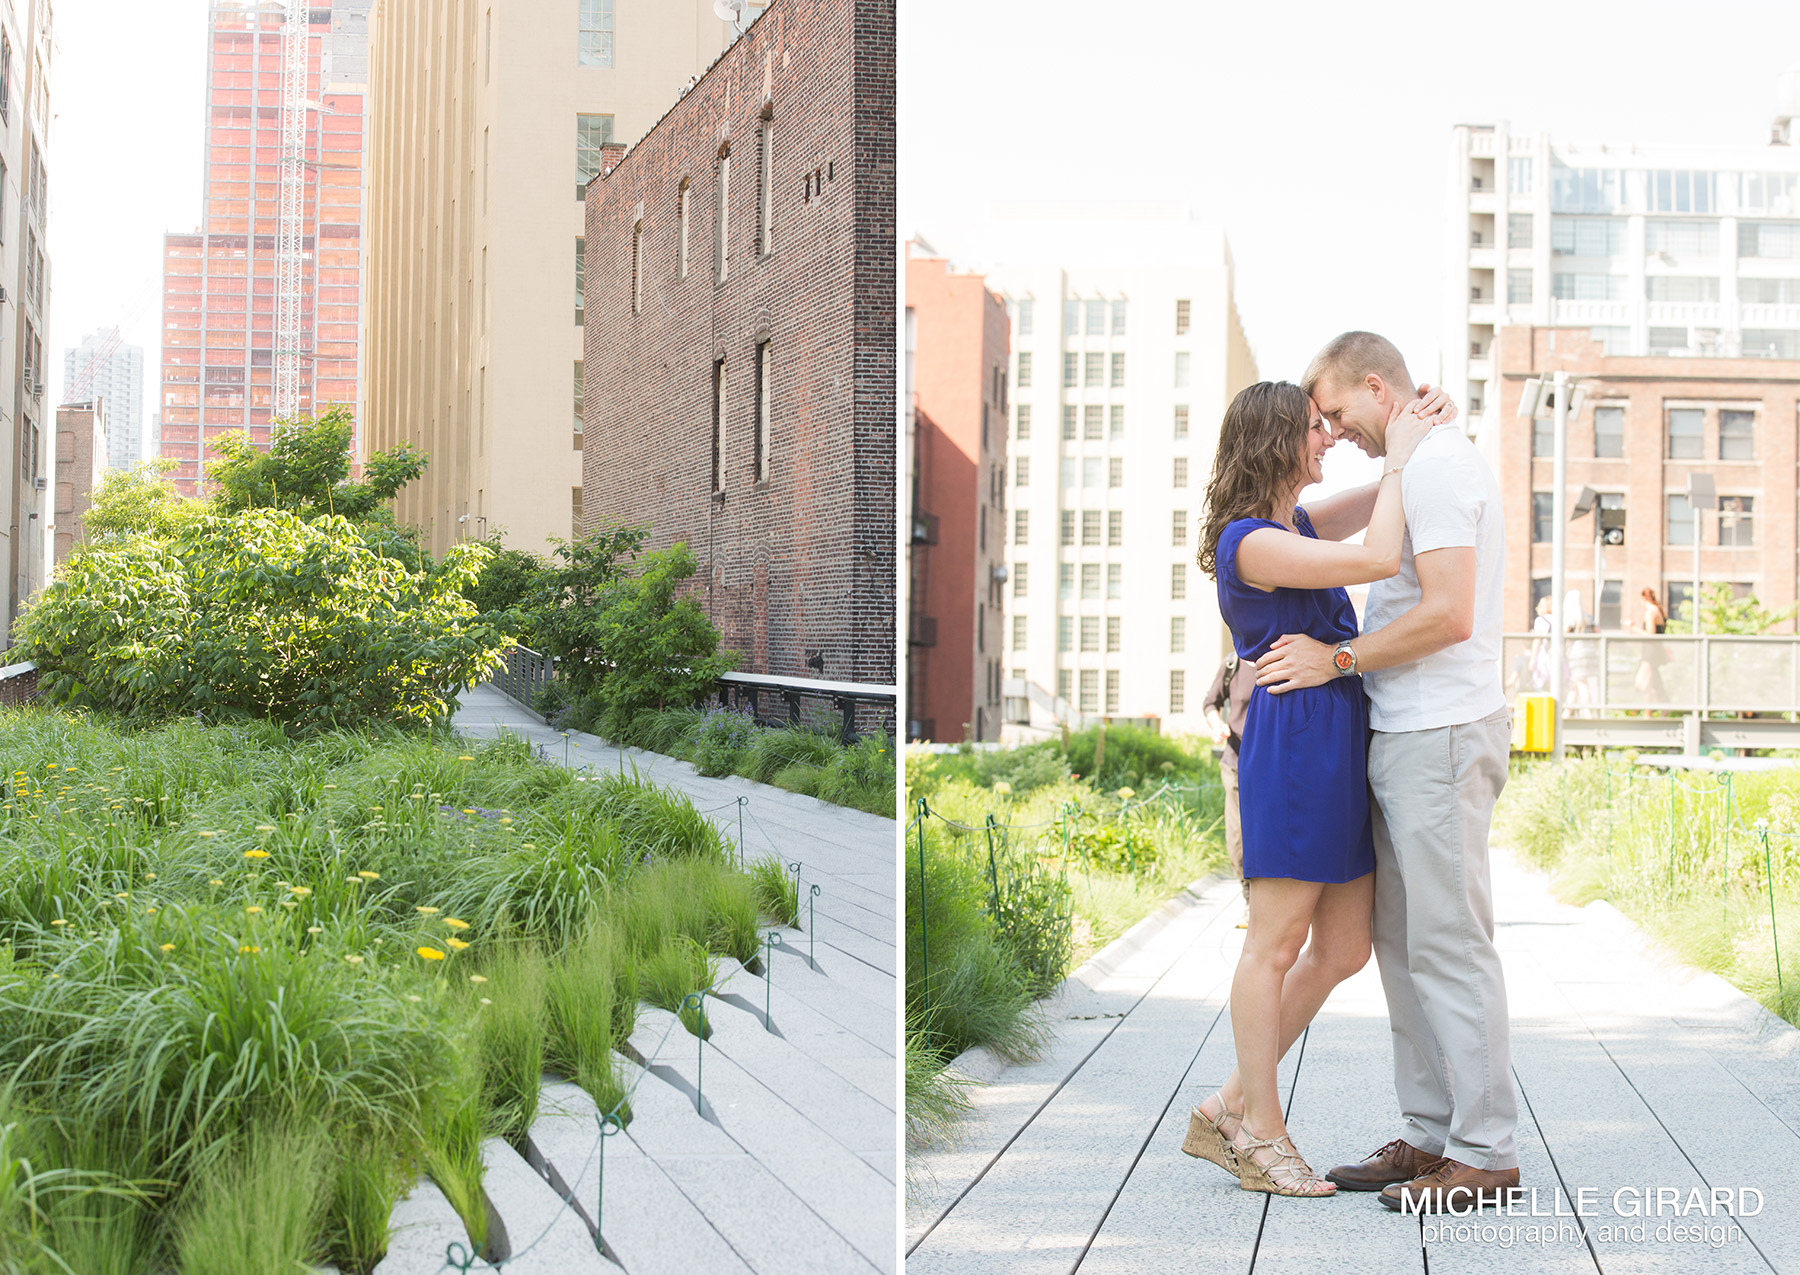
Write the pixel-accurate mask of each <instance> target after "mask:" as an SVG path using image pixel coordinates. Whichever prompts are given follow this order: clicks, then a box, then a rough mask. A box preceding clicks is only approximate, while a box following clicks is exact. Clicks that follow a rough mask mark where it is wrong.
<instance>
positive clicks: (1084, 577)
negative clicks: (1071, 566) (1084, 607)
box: [1081, 562, 1100, 600]
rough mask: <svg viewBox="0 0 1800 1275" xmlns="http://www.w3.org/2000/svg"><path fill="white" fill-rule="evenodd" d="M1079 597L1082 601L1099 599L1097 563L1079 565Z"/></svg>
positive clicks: (1098, 569)
mask: <svg viewBox="0 0 1800 1275" xmlns="http://www.w3.org/2000/svg"><path fill="white" fill-rule="evenodd" d="M1081 596H1082V597H1083V598H1084V599H1093V600H1098V599H1099V597H1100V564H1099V563H1098V562H1084V563H1082V564H1081Z"/></svg>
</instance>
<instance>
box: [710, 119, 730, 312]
mask: <svg viewBox="0 0 1800 1275" xmlns="http://www.w3.org/2000/svg"><path fill="white" fill-rule="evenodd" d="M730 271H731V147H730V146H729V145H726V146H722V147H720V148H719V163H718V171H717V174H716V176H715V178H714V180H713V279H714V281H715V282H718V283H724V282H725V279H726V277H727V276H728V275H729V274H730Z"/></svg>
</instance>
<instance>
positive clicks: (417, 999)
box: [406, 996, 425, 1005]
mask: <svg viewBox="0 0 1800 1275" xmlns="http://www.w3.org/2000/svg"><path fill="white" fill-rule="evenodd" d="M406 999H407V1000H409V1001H411V1002H412V1003H413V1004H415V1005H417V1004H418V1003H419V1002H420V1001H422V1000H424V999H425V998H424V997H423V996H408V997H407V998H406Z"/></svg>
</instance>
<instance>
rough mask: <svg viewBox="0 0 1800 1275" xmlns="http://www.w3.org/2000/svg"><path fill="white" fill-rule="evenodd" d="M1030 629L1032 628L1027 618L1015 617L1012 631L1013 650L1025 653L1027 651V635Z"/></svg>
mask: <svg viewBox="0 0 1800 1275" xmlns="http://www.w3.org/2000/svg"><path fill="white" fill-rule="evenodd" d="M1030 627H1031V626H1030V625H1029V624H1028V623H1027V622H1026V618H1025V617H1024V616H1022V615H1015V616H1014V617H1013V618H1012V631H1013V632H1012V649H1013V650H1015V651H1023V650H1024V649H1025V634H1026V633H1027V632H1029V631H1030Z"/></svg>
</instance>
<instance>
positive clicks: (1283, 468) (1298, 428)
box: [1195, 381, 1312, 580]
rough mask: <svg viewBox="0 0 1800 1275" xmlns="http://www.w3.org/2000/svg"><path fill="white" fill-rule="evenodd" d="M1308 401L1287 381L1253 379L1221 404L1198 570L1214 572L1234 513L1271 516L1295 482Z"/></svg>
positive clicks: (1308, 413) (1308, 426)
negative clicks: (1227, 403) (1221, 540)
mask: <svg viewBox="0 0 1800 1275" xmlns="http://www.w3.org/2000/svg"><path fill="white" fill-rule="evenodd" d="M1311 421H1312V400H1311V399H1309V398H1308V397H1307V395H1306V391H1305V390H1303V389H1301V388H1300V387H1299V386H1298V385H1295V384H1294V383H1293V382H1291V381H1258V382H1257V383H1256V384H1255V385H1252V386H1249V387H1247V388H1246V389H1243V390H1240V391H1239V392H1238V396H1237V397H1236V398H1234V399H1232V400H1231V406H1230V407H1228V408H1226V409H1225V420H1224V422H1223V423H1222V424H1221V425H1220V426H1219V446H1218V450H1217V451H1216V452H1214V454H1213V472H1212V481H1211V482H1209V483H1207V484H1206V523H1205V526H1204V527H1203V529H1202V530H1201V532H1200V551H1199V553H1197V554H1196V555H1195V558H1196V560H1197V561H1198V562H1199V563H1200V569H1201V570H1202V571H1204V572H1206V574H1207V575H1209V576H1212V577H1213V578H1214V579H1215V580H1216V579H1217V578H1218V574H1219V569H1218V568H1219V564H1218V551H1219V536H1220V535H1221V534H1222V533H1223V532H1224V530H1225V525H1226V524H1227V523H1229V522H1232V521H1233V520H1235V519H1238V518H1274V517H1275V516H1276V512H1275V501H1276V500H1277V499H1278V498H1279V496H1280V495H1281V492H1282V491H1283V490H1284V489H1285V488H1286V487H1287V486H1288V484H1290V483H1292V482H1293V481H1294V471H1295V470H1296V469H1297V468H1298V467H1299V466H1300V465H1301V464H1302V463H1303V459H1304V457H1305V455H1306V435H1307V431H1308V430H1310V429H1311V428H1312V426H1311Z"/></svg>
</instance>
